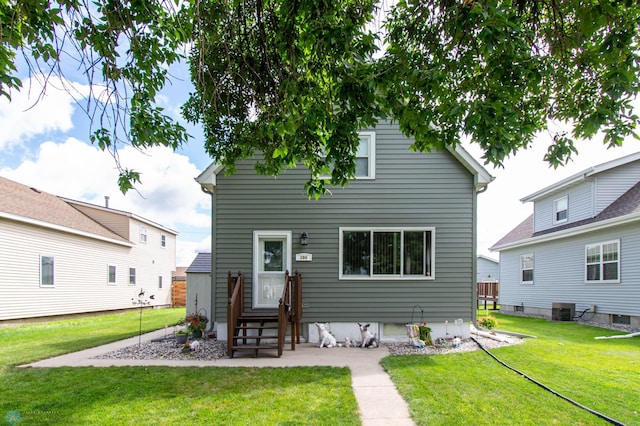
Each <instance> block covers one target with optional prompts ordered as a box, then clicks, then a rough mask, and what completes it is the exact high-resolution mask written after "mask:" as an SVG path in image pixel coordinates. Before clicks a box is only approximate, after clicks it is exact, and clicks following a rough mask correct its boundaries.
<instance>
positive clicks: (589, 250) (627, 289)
mask: <svg viewBox="0 0 640 426" xmlns="http://www.w3.org/2000/svg"><path fill="white" fill-rule="evenodd" d="M521 201H523V202H532V203H533V214H532V215H531V216H530V217H528V218H527V219H526V220H525V221H524V222H522V223H521V224H520V225H518V226H517V227H516V228H514V229H513V230H512V231H510V232H509V233H508V234H507V235H505V236H504V237H503V238H502V239H501V240H500V241H498V242H497V243H496V244H495V245H494V246H493V247H492V248H491V249H492V250H496V251H499V252H500V307H501V310H502V311H506V312H513V311H521V312H525V313H529V314H534V315H544V316H547V317H551V318H553V319H561V320H571V319H574V318H576V317H580V318H582V319H585V320H591V321H596V322H600V323H602V324H617V325H622V326H627V327H628V328H631V329H638V328H639V327H640V152H639V153H636V154H632V155H628V156H626V157H623V158H619V159H617V160H614V161H610V162H607V163H604V164H600V165H597V166H594V167H591V168H589V169H587V170H584V171H582V172H580V173H577V174H575V175H573V176H571V177H569V178H567V179H564V180H562V181H560V182H558V183H556V184H554V185H551V186H548V187H546V188H543V189H541V190H540V191H537V192H535V193H533V194H531V195H528V196H526V197H525V198H523V199H522V200H521Z"/></svg>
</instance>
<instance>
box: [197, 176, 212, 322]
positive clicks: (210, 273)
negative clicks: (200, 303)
mask: <svg viewBox="0 0 640 426" xmlns="http://www.w3.org/2000/svg"><path fill="white" fill-rule="evenodd" d="M200 189H201V190H202V192H204V193H205V194H209V195H210V196H211V270H210V271H209V279H210V283H211V300H210V303H211V312H210V319H211V321H210V322H209V331H208V333H211V332H212V331H213V330H214V328H215V324H216V286H215V277H216V244H215V238H214V235H216V231H215V223H216V221H215V214H216V197H215V194H214V193H213V192H212V191H209V190H208V189H207V188H205V187H204V186H200Z"/></svg>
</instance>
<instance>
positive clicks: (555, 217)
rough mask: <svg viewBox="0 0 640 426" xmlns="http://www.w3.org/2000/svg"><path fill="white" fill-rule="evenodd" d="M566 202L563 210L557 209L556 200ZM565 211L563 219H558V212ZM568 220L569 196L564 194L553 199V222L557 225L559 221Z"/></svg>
mask: <svg viewBox="0 0 640 426" xmlns="http://www.w3.org/2000/svg"><path fill="white" fill-rule="evenodd" d="M563 200H564V202H565V204H566V206H567V207H566V208H565V209H563V210H558V202H560V201H563ZM561 211H566V215H565V216H566V217H565V218H564V219H560V220H558V212H561ZM568 220H569V196H568V195H565V196H564V197H560V198H556V199H555V200H553V224H554V225H557V224H560V223H566V222H567V221H568Z"/></svg>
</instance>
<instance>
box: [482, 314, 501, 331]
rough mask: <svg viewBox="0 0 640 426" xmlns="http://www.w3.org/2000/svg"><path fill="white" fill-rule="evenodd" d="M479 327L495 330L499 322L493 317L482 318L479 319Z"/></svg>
mask: <svg viewBox="0 0 640 426" xmlns="http://www.w3.org/2000/svg"><path fill="white" fill-rule="evenodd" d="M478 325H479V326H480V327H483V328H486V329H488V330H493V329H494V328H496V326H497V325H498V320H497V319H495V317H492V316H491V315H489V316H486V317H482V318H481V319H479V320H478Z"/></svg>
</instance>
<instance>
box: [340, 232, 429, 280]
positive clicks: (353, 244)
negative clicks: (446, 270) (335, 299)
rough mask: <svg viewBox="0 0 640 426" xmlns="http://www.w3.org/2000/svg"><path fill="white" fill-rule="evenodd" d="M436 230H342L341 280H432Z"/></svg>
mask: <svg viewBox="0 0 640 426" xmlns="http://www.w3.org/2000/svg"><path fill="white" fill-rule="evenodd" d="M434 233H435V232H434V228H373V229H372V228H340V278H345V279H349V278H353V279H363V278H389V277H394V278H412V279H419V278H425V277H426V278H433V259H434V244H433V242H434Z"/></svg>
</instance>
